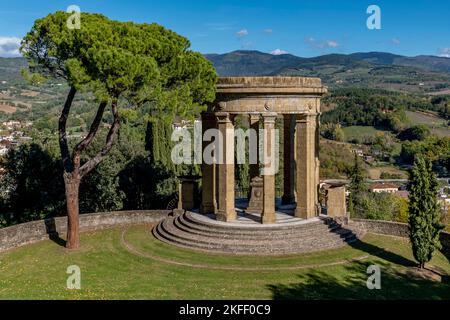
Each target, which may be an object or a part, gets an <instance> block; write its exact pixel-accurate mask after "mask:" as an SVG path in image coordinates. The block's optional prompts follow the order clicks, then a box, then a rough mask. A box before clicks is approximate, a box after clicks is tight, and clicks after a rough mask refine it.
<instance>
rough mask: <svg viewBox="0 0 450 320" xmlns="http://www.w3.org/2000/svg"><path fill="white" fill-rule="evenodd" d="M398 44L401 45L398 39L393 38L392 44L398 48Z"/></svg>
mask: <svg viewBox="0 0 450 320" xmlns="http://www.w3.org/2000/svg"><path fill="white" fill-rule="evenodd" d="M400 43H401V42H400V40H399V39H398V38H393V39H392V44H394V45H396V46H398V45H399V44H400Z"/></svg>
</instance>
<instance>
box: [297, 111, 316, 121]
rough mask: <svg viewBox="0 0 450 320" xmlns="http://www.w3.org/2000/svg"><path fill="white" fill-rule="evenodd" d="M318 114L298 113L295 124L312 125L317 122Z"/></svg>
mask: <svg viewBox="0 0 450 320" xmlns="http://www.w3.org/2000/svg"><path fill="white" fill-rule="evenodd" d="M318 116H319V114H317V113H314V114H311V113H300V114H297V116H296V117H295V122H297V123H314V122H315V121H316V120H317V117H318Z"/></svg>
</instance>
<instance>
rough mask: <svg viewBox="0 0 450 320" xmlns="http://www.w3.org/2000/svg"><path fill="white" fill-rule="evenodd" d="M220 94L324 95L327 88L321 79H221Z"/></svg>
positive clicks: (219, 81)
mask: <svg viewBox="0 0 450 320" xmlns="http://www.w3.org/2000/svg"><path fill="white" fill-rule="evenodd" d="M217 92H218V93H271V92H272V93H286V94H289V93H291V94H296V93H301V94H308V93H310V94H324V93H326V92H327V88H326V87H325V86H323V85H322V81H321V79H320V78H310V77H221V78H219V79H218V81H217Z"/></svg>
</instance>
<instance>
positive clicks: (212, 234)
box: [152, 215, 358, 254]
mask: <svg viewBox="0 0 450 320" xmlns="http://www.w3.org/2000/svg"><path fill="white" fill-rule="evenodd" d="M184 217H185V215H182V216H179V217H176V218H174V217H169V218H167V219H165V220H164V221H162V222H161V223H160V224H158V225H157V226H156V227H155V228H154V229H153V231H152V232H153V234H154V236H155V237H156V238H158V239H159V240H161V241H164V242H167V243H172V244H175V245H178V246H182V247H186V248H196V249H201V250H208V251H216V252H229V253H240V254H258V253H259V254H285V253H301V252H310V251H315V250H321V249H329V248H335V247H339V246H342V245H344V244H345V243H351V242H354V241H357V239H358V235H356V234H354V233H353V232H351V231H350V230H346V229H343V228H340V226H339V225H338V224H336V225H338V226H339V227H336V226H335V225H334V224H330V225H332V226H333V227H334V229H331V230H330V229H329V228H328V227H327V225H325V224H323V223H322V227H325V229H321V230H320V229H319V230H318V229H316V228H317V226H315V225H314V224H311V228H309V229H308V228H301V232H298V233H296V232H293V231H292V230H290V231H289V237H288V236H286V235H284V236H283V232H286V231H288V230H285V228H282V230H281V233H278V232H280V230H276V229H275V228H271V230H272V231H271V232H270V233H267V232H266V230H265V228H255V229H256V230H254V233H253V236H252V235H250V234H239V233H237V234H236V233H228V234H227V233H226V232H225V231H226V230H221V231H222V232H221V233H217V232H216V231H217V230H216V229H211V230H208V229H205V225H204V224H203V222H204V221H201V223H200V224H199V225H196V224H195V223H191V224H189V223H187V224H183V223H182V222H183V221H184V222H186V221H187V220H188V219H183V218H184ZM192 219H194V218H192ZM193 225H194V226H196V227H199V226H200V225H202V228H200V229H201V230H197V229H190V226H193ZM305 225H307V224H305ZM235 229H236V228H235V227H230V228H228V231H229V232H231V231H236V230H235ZM238 229H239V228H238ZM308 230H309V232H308ZM241 231H242V230H241Z"/></svg>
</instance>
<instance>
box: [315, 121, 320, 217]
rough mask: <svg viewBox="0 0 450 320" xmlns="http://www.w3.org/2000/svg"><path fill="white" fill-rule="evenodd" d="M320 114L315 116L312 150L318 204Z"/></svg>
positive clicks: (316, 201) (317, 201)
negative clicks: (313, 145) (313, 149)
mask: <svg viewBox="0 0 450 320" xmlns="http://www.w3.org/2000/svg"><path fill="white" fill-rule="evenodd" d="M319 128H320V114H318V115H317V116H316V130H315V138H314V140H315V151H314V159H315V165H316V167H315V177H316V182H315V188H316V199H315V203H316V204H318V203H319V186H320V160H319V148H320V146H319V144H320V129H319ZM317 210H318V213H320V212H319V208H317Z"/></svg>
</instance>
